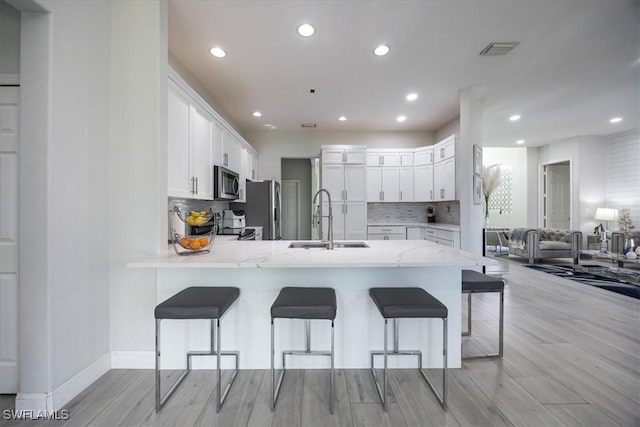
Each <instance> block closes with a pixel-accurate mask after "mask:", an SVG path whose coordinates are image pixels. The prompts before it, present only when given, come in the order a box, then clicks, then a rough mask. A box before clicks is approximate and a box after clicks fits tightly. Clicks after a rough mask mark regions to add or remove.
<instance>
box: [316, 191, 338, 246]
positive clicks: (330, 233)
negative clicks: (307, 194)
mask: <svg viewBox="0 0 640 427" xmlns="http://www.w3.org/2000/svg"><path fill="white" fill-rule="evenodd" d="M322 192H325V193H327V197H328V198H329V215H328V216H327V218H328V219H329V230H328V233H327V234H328V236H327V237H328V239H329V244H328V246H327V249H330V250H331V249H333V208H332V207H331V194H329V191H328V190H326V189H324V188H321V189H320V190H318V191H317V192H316V194H315V195H314V196H313V203H314V204H315V203H316V199H317V198H318V195H319V194H320V193H322ZM320 218H322V215H320ZM320 240H322V235H320Z"/></svg>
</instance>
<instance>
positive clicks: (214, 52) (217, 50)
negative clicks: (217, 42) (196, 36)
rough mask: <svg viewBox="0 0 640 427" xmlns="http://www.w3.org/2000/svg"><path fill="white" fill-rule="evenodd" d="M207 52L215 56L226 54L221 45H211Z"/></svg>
mask: <svg viewBox="0 0 640 427" xmlns="http://www.w3.org/2000/svg"><path fill="white" fill-rule="evenodd" d="M209 52H210V53H211V55H213V56H215V57H216V58H224V57H225V56H227V52H225V51H224V49H222V48H221V47H212V48H211V50H210V51H209Z"/></svg>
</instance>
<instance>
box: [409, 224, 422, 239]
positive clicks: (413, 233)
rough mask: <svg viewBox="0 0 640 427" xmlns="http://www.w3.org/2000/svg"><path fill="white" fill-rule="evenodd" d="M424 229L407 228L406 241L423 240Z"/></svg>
mask: <svg viewBox="0 0 640 427" xmlns="http://www.w3.org/2000/svg"><path fill="white" fill-rule="evenodd" d="M425 237H426V233H425V228H424V227H407V240H425Z"/></svg>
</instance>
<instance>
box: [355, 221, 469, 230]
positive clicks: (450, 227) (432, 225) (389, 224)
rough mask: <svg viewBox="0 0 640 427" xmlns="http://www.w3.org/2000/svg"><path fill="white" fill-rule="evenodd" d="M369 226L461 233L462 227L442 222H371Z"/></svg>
mask: <svg viewBox="0 0 640 427" xmlns="http://www.w3.org/2000/svg"><path fill="white" fill-rule="evenodd" d="M367 225H368V226H372V227H384V226H387V227H423V228H424V227H430V228H438V229H440V230H448V231H460V226H459V225H457V224H444V223H441V222H429V223H427V222H370V223H368V224H367Z"/></svg>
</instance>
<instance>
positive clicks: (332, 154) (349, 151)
mask: <svg viewBox="0 0 640 427" xmlns="http://www.w3.org/2000/svg"><path fill="white" fill-rule="evenodd" d="M366 163H367V147H365V146H361V145H351V146H349V145H336V146H333V147H332V148H324V147H323V148H322V164H323V165H328V164H348V165H358V164H361V165H364V164H366Z"/></svg>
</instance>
